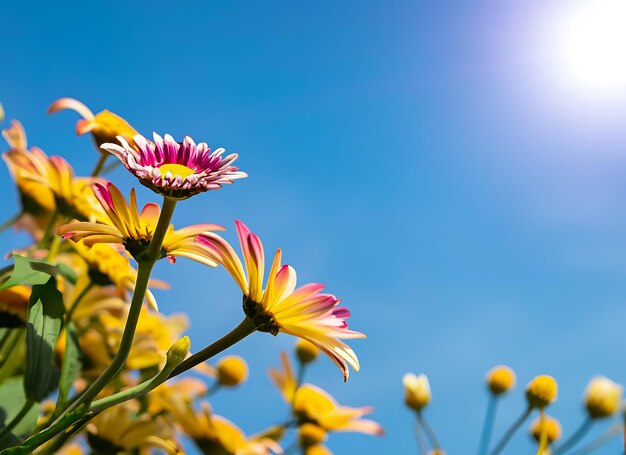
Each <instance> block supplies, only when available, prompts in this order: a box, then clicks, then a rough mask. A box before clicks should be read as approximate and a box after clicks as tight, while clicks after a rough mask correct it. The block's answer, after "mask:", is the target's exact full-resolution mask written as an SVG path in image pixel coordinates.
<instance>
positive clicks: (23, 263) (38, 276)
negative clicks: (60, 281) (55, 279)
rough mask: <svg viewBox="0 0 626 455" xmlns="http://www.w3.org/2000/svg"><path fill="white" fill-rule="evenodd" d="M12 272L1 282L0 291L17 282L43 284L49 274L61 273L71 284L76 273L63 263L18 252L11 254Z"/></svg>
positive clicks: (73, 282) (74, 281)
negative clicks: (33, 257)
mask: <svg viewBox="0 0 626 455" xmlns="http://www.w3.org/2000/svg"><path fill="white" fill-rule="evenodd" d="M13 261H14V266H13V273H11V276H10V277H9V278H8V279H7V280H6V281H5V282H4V283H2V284H0V291H2V290H3V289H8V288H10V287H13V286H17V285H18V284H24V285H32V286H35V285H38V284H45V283H46V281H48V278H50V277H51V276H58V275H61V276H62V277H63V278H65V280H67V281H68V282H69V283H71V284H76V279H77V277H76V273H75V272H74V271H73V270H72V269H71V268H70V267H69V266H67V265H65V264H56V265H55V264H50V263H49V262H46V261H37V260H34V259H29V258H26V257H24V256H20V255H19V254H14V255H13Z"/></svg>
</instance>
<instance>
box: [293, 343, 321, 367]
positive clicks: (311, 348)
mask: <svg viewBox="0 0 626 455" xmlns="http://www.w3.org/2000/svg"><path fill="white" fill-rule="evenodd" d="M318 355H320V349H319V348H318V347H317V346H315V345H314V344H313V343H311V342H310V341H307V340H304V339H302V338H300V339H298V342H297V343H296V356H298V360H299V361H300V363H301V364H302V365H306V364H307V363H311V362H312V361H314V360H315V359H317V356H318Z"/></svg>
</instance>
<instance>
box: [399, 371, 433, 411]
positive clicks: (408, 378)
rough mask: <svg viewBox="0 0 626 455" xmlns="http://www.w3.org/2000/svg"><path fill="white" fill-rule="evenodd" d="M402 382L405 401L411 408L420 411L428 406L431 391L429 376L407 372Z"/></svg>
mask: <svg viewBox="0 0 626 455" xmlns="http://www.w3.org/2000/svg"><path fill="white" fill-rule="evenodd" d="M402 383H403V384H404V392H405V396H404V402H405V403H406V405H407V406H408V407H409V408H411V409H413V410H415V411H417V412H420V411H421V410H422V409H424V408H425V407H426V406H428V403H430V399H431V393H430V384H429V382H428V377H427V376H426V375H425V374H420V375H419V376H416V375H414V374H413V373H407V374H405V375H404V377H403V378H402Z"/></svg>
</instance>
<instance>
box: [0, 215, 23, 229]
mask: <svg viewBox="0 0 626 455" xmlns="http://www.w3.org/2000/svg"><path fill="white" fill-rule="evenodd" d="M21 216H22V212H20V213H18V214H17V215H14V216H12V217H11V218H9V219H8V220H6V221H5V222H4V223H2V224H0V232H4V231H6V230H7V229H9V228H10V227H11V226H13V225H14V224H15V223H17V220H19V219H20V217H21Z"/></svg>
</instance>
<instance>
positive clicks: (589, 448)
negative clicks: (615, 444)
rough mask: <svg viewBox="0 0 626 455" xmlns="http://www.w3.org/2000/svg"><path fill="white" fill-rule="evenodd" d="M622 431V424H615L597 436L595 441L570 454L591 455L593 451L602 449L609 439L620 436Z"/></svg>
mask: <svg viewBox="0 0 626 455" xmlns="http://www.w3.org/2000/svg"><path fill="white" fill-rule="evenodd" d="M623 430H624V424H623V423H616V424H615V425H613V426H612V427H610V428H609V429H608V430H606V431H605V432H604V433H602V434H601V435H600V436H598V437H597V438H596V439H594V440H593V441H591V442H590V443H589V444H587V445H585V446H583V447H581V448H580V449H578V450H576V451H574V452H571V455H587V454H588V453H591V452H593V451H594V450H596V449H599V448H600V447H602V446H603V445H604V444H606V443H608V442H609V441H610V440H611V439H613V438H614V437H615V436H617V435H618V434H620V433H621V432H622V431H623Z"/></svg>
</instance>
